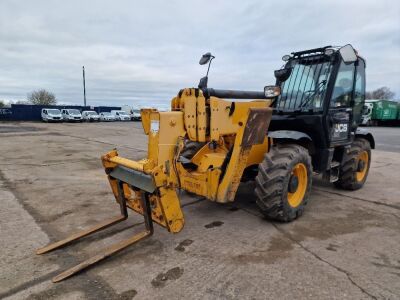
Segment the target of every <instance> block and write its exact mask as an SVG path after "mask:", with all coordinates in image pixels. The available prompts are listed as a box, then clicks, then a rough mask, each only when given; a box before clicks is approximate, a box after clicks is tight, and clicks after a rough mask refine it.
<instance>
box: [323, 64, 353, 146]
mask: <svg viewBox="0 0 400 300" xmlns="http://www.w3.org/2000/svg"><path fill="white" fill-rule="evenodd" d="M354 75H355V63H348V64H346V63H345V62H344V61H343V60H342V61H341V63H340V66H339V69H338V73H337V75H336V79H335V84H334V86H333V89H332V96H331V99H330V103H329V109H328V115H327V122H328V128H329V140H330V145H331V146H335V145H338V144H346V143H348V142H350V133H351V127H352V124H353V109H352V106H353V93H354V77H355V76H354Z"/></svg>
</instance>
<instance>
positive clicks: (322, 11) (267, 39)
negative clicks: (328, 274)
mask: <svg viewBox="0 0 400 300" xmlns="http://www.w3.org/2000/svg"><path fill="white" fill-rule="evenodd" d="M346 43H352V44H353V45H354V46H355V47H356V48H357V49H358V50H359V51H360V53H361V54H362V55H363V56H364V57H365V58H366V59H367V65H368V70H367V76H368V89H374V88H377V87H379V86H382V85H386V86H389V87H390V88H391V89H393V90H394V91H395V92H396V93H397V96H398V97H400V70H399V67H398V66H399V65H400V3H399V2H398V1H396V0H387V1H386V0H385V1H371V0H367V1H343V0H339V1H302V2H299V1H262V0H260V1H238V0H236V1H210V2H206V1H201V2H197V1H196V2H195V1H161V0H158V1H151V2H144V1H112V2H110V1H105V0H100V1H77V0H73V1H40V0H39V1H8V0H5V1H4V0H3V1H1V3H0V70H2V71H1V72H0V99H1V98H6V99H11V100H17V99H23V98H25V97H26V94H27V93H28V92H30V91H31V90H33V89H37V88H46V89H48V90H51V91H53V92H54V93H55V94H56V95H57V97H58V98H59V100H60V101H62V102H68V103H81V102H82V78H81V74H82V73H81V72H82V65H85V67H86V71H87V92H88V101H89V103H91V104H103V105H106V104H134V103H136V104H138V105H141V104H143V103H155V102H157V103H166V104H168V103H169V100H170V99H171V98H172V97H173V96H174V95H175V94H176V93H177V92H178V91H179V89H181V88H183V87H191V86H196V85H197V83H198V80H199V78H200V77H201V76H203V74H204V72H205V69H204V67H202V66H199V65H198V64H197V62H198V59H199V57H200V55H201V54H202V53H204V52H206V51H211V52H213V53H214V54H215V55H216V56H217V59H216V60H215V62H213V66H212V70H211V73H210V81H209V83H210V85H212V86H213V87H219V88H231V89H235V88H236V89H257V90H260V89H262V87H263V86H264V85H265V84H270V83H273V82H274V78H273V70H274V69H276V68H279V67H280V66H281V64H282V62H281V60H280V58H281V57H282V55H284V54H287V53H289V52H292V51H295V50H301V49H306V48H312V47H318V46H324V45H328V44H333V45H340V44H346Z"/></svg>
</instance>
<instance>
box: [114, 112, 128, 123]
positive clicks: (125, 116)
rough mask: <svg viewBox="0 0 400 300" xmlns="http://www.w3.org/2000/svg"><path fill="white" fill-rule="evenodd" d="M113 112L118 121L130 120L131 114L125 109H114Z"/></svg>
mask: <svg viewBox="0 0 400 300" xmlns="http://www.w3.org/2000/svg"><path fill="white" fill-rule="evenodd" d="M111 114H112V115H113V116H114V117H115V120H116V121H130V120H131V116H130V115H129V114H128V113H127V112H126V111H123V110H112V111H111Z"/></svg>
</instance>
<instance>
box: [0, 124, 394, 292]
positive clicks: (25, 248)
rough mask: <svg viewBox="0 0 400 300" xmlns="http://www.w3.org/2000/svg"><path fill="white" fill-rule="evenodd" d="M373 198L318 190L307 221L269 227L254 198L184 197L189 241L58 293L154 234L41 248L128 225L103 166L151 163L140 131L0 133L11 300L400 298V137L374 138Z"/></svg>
mask: <svg viewBox="0 0 400 300" xmlns="http://www.w3.org/2000/svg"><path fill="white" fill-rule="evenodd" d="M371 130H372V132H373V133H374V134H375V136H376V140H377V149H376V150H373V152H372V166H371V170H370V174H369V178H368V180H367V183H366V185H365V186H364V188H363V189H361V190H359V191H355V192H347V191H342V190H337V189H335V188H334V187H332V186H331V185H329V184H326V183H324V182H322V181H321V180H320V179H319V177H315V178H314V183H313V190H312V196H311V201H310V203H309V204H308V206H307V209H306V212H305V213H304V215H303V216H302V217H301V218H300V219H298V220H296V221H294V222H292V223H288V224H283V223H277V222H272V221H269V220H266V219H264V218H263V217H262V216H261V215H260V213H259V211H258V209H257V207H256V205H255V203H254V198H255V196H254V194H253V190H254V186H253V185H252V183H247V184H242V185H241V187H240V190H239V192H238V194H237V197H236V200H235V202H233V203H232V204H229V205H221V204H217V203H213V202H210V201H208V200H204V199H202V198H200V197H193V196H189V195H187V194H185V193H182V194H181V197H182V198H181V199H182V203H183V206H184V207H183V212H184V215H185V221H186V224H185V228H184V229H183V231H182V232H181V233H179V234H175V235H174V234H170V233H168V232H167V231H166V230H164V229H163V228H161V227H159V226H158V225H155V233H154V235H153V236H152V237H150V238H149V239H147V240H145V241H141V242H140V243H139V244H137V245H133V246H131V247H130V248H128V249H126V250H124V251H122V252H120V253H119V254H117V255H115V256H113V257H111V258H108V259H107V260H105V261H103V262H101V263H99V264H98V265H96V266H95V267H93V268H90V269H89V270H87V271H84V272H82V273H80V274H79V275H77V276H74V277H72V278H70V279H67V280H65V281H62V282H60V283H52V282H51V278H52V277H53V276H55V275H57V274H58V273H59V272H61V271H63V270H65V269H66V268H69V267H71V266H74V265H75V264H77V263H79V262H81V261H83V260H84V259H85V258H88V257H90V256H92V255H94V254H96V253H98V251H99V250H101V249H103V248H105V247H106V246H108V245H111V244H113V243H115V242H118V241H120V240H121V239H124V238H127V237H130V236H131V235H133V234H135V233H136V232H138V231H139V230H141V229H142V226H143V218H142V217H141V216H140V215H137V214H134V213H131V214H130V217H129V219H128V220H127V221H125V222H123V223H120V224H118V225H115V226H113V227H111V228H109V229H106V230H105V231H103V232H100V233H97V234H94V235H93V236H90V237H87V238H84V239H82V241H80V242H78V243H73V244H71V245H69V246H66V247H65V248H62V249H59V250H56V251H53V252H50V253H48V254H45V255H41V256H37V255H35V249H37V248H39V247H41V246H44V245H46V244H47V243H48V242H50V241H56V240H58V239H61V238H63V237H66V236H67V235H69V234H70V233H72V232H74V231H76V230H81V229H84V228H87V227H88V226H91V225H93V224H95V223H97V222H100V221H102V220H105V219H107V218H109V217H111V216H115V215H117V214H118V213H119V207H118V205H117V204H116V203H115V201H114V199H113V195H112V193H111V190H110V187H109V184H108V181H107V179H106V176H105V173H104V170H103V168H102V165H101V162H100V155H101V154H103V153H105V152H107V151H109V150H110V149H112V148H114V147H117V148H118V150H119V152H120V154H121V155H122V156H124V157H127V158H131V159H139V158H142V157H144V156H145V155H146V149H147V144H146V136H145V135H144V134H143V131H142V129H141V124H140V123H133V122H128V123H117V122H115V123H89V124H86V123H83V124H80V123H78V124H64V123H63V124H43V123H34V122H31V123H28V122H25V123H0V200H1V209H0V240H1V242H2V245H1V248H0V299H3V298H4V299H49V298H52V299H54V298H56V299H132V298H134V299H399V298H400V247H399V245H400V188H399V186H400V179H399V178H400V177H399V174H400V173H399V169H400V153H399V152H400V128H389V129H386V128H372V129H371Z"/></svg>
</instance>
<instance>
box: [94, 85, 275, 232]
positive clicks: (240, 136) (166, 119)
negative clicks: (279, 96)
mask: <svg viewBox="0 0 400 300" xmlns="http://www.w3.org/2000/svg"><path fill="white" fill-rule="evenodd" d="M269 105H270V101H269V100H265V101H250V102H234V103H233V102H232V101H226V100H223V99H219V98H216V97H210V98H209V99H206V98H205V97H204V96H203V94H202V92H201V91H200V90H197V89H193V88H192V89H184V90H182V91H180V93H179V94H178V96H176V97H174V98H173V99H172V100H171V111H169V112H158V111H157V110H155V109H143V110H142V111H141V116H142V124H143V129H144V132H145V134H147V135H148V155H147V157H146V158H144V159H142V160H140V161H132V160H129V159H126V158H122V157H119V156H118V153H117V151H116V150H113V151H110V152H109V153H107V154H106V155H103V156H102V161H103V165H104V168H105V169H106V173H107V174H110V172H111V171H112V170H113V169H114V168H116V167H117V166H121V167H124V168H127V169H131V170H135V171H138V172H140V173H143V174H146V176H150V178H151V180H152V182H153V184H154V186H155V191H154V192H152V193H151V194H150V196H149V197H150V202H151V210H152V212H151V215H152V218H153V220H154V221H155V222H157V223H158V224H159V225H161V226H163V227H165V228H167V229H168V230H169V231H170V232H179V231H180V230H181V229H182V228H183V225H184V218H183V213H182V210H181V205H180V202H179V198H178V195H177V190H178V189H183V190H186V191H189V192H192V193H195V194H197V195H200V196H204V197H206V198H208V199H210V200H212V201H216V202H222V203H224V202H230V201H233V200H234V198H235V194H236V191H237V188H238V186H239V183H240V180H241V178H242V175H243V171H244V170H245V168H247V167H249V166H252V165H258V164H259V163H260V162H262V160H263V157H264V154H265V153H266V152H267V151H268V145H269V144H270V143H269V141H268V138H267V136H266V135H262V137H261V141H260V140H259V139H258V140H257V142H254V139H252V138H253V136H252V135H254V134H255V133H256V131H252V129H251V128H249V126H247V125H248V122H249V120H248V118H249V116H252V117H253V116H255V114H251V112H253V111H254V110H257V112H260V113H268V116H269V119H270V112H271V109H270V108H269ZM253 121H254V120H253ZM265 122H268V124H269V120H265ZM264 125H265V124H264ZM260 126H261V125H260ZM264 127H265V126H264ZM264 127H263V128H264ZM185 140H190V141H192V142H198V143H202V145H203V146H202V147H201V148H200V150H198V151H197V152H196V154H195V155H194V156H193V157H192V158H191V159H190V164H189V165H190V166H188V164H187V162H186V163H185V162H184V161H183V160H182V159H181V157H180V154H181V152H182V150H184V147H185ZM249 141H250V142H249ZM109 181H110V185H111V188H112V191H113V193H114V195H115V197H116V199H118V189H117V181H116V180H115V179H114V178H112V177H111V176H110V175H109ZM123 187H124V192H125V195H126V197H127V206H128V207H129V208H131V209H133V210H134V211H136V212H138V213H142V214H143V208H142V207H141V205H140V201H139V199H140V197H141V196H142V195H143V193H145V191H143V190H140V189H138V188H136V187H135V186H134V184H133V185H132V184H128V183H124V185H123ZM117 201H118V200H117Z"/></svg>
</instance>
